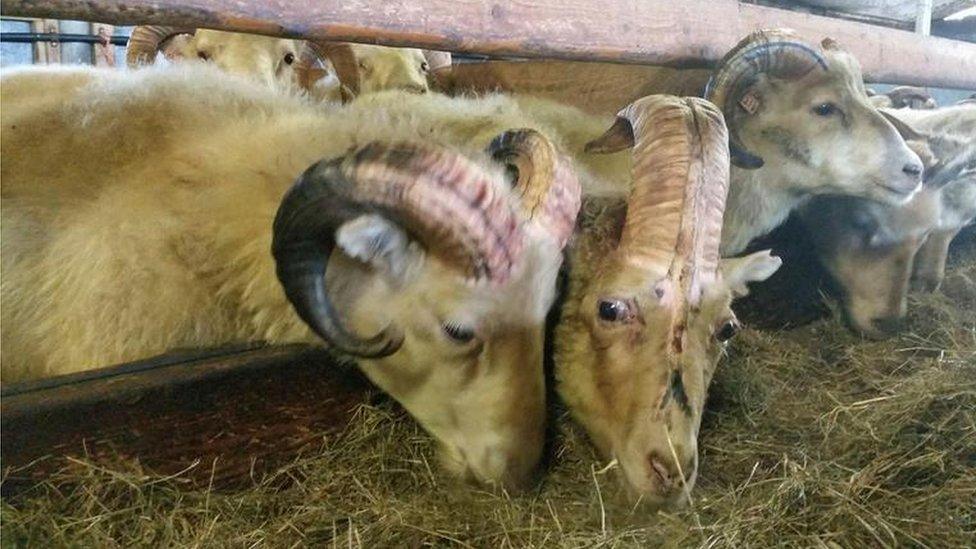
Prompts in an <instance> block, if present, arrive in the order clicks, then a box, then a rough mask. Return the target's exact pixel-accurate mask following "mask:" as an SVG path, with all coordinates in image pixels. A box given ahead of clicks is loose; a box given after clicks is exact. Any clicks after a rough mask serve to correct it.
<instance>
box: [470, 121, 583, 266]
mask: <svg viewBox="0 0 976 549" xmlns="http://www.w3.org/2000/svg"><path fill="white" fill-rule="evenodd" d="M488 154H490V155H491V157H492V158H493V159H495V160H497V161H499V162H503V163H505V164H506V165H508V166H510V167H512V168H514V170H515V171H516V172H517V174H518V175H517V179H516V182H515V193H516V195H518V196H519V198H520V201H521V204H522V208H523V209H524V210H525V211H526V212H527V214H528V216H529V219H531V220H533V221H535V222H536V223H538V224H539V225H541V226H542V227H544V228H545V229H546V230H547V231H549V233H550V234H552V235H553V236H554V237H555V239H556V242H557V243H558V245H559V247H560V248H562V247H563V246H565V245H566V242H568V241H569V237H570V236H572V234H573V229H574V228H575V226H576V215H577V214H578V213H579V208H580V183H579V179H578V178H577V176H576V171H575V170H574V169H573V167H572V164H571V163H570V162H569V160H568V159H566V158H565V157H564V156H563V155H562V154H560V153H559V152H558V151H557V150H556V147H555V146H554V145H553V144H552V142H551V141H549V140H548V139H546V137H545V136H543V135H542V134H541V133H539V132H537V131H535V130H532V129H518V130H509V131H506V132H503V133H501V134H499V135H498V136H497V137H496V138H495V139H493V140H492V142H491V144H490V145H489V146H488Z"/></svg>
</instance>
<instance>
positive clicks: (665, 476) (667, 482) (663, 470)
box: [647, 452, 695, 492]
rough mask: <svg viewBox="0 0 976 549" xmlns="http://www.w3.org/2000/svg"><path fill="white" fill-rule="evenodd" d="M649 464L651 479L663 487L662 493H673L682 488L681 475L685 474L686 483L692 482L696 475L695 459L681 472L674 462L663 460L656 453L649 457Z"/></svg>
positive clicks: (689, 461) (683, 467)
mask: <svg viewBox="0 0 976 549" xmlns="http://www.w3.org/2000/svg"><path fill="white" fill-rule="evenodd" d="M647 463H648V465H650V475H651V478H653V479H655V480H656V481H657V482H658V484H660V486H661V491H662V492H671V491H674V490H677V489H679V488H681V484H682V480H681V473H684V476H685V481H686V482H687V481H689V480H691V478H692V476H693V475H694V473H695V460H694V458H692V459H690V460H688V463H686V464H684V465H683V466H682V469H681V472H680V473H679V472H678V468H677V467H676V466H675V463H674V460H672V459H662V458H661V457H660V456H658V454H657V453H656V452H651V453H650V454H648V455H647Z"/></svg>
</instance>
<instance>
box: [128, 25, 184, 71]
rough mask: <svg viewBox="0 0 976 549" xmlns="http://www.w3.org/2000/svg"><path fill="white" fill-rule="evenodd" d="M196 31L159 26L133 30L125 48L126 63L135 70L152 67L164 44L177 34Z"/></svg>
mask: <svg viewBox="0 0 976 549" xmlns="http://www.w3.org/2000/svg"><path fill="white" fill-rule="evenodd" d="M194 32H196V29H192V28H182V27H164V26H159V25H143V26H138V27H136V28H134V29H132V35H131V36H129V42H128V43H127V44H126V46H125V62H126V64H127V65H128V66H129V67H132V68H135V67H139V66H143V65H152V64H153V61H155V60H156V52H158V51H159V50H160V48H161V47H162V45H163V42H165V41H166V40H168V39H170V38H172V37H174V36H176V35H177V34H193V33H194Z"/></svg>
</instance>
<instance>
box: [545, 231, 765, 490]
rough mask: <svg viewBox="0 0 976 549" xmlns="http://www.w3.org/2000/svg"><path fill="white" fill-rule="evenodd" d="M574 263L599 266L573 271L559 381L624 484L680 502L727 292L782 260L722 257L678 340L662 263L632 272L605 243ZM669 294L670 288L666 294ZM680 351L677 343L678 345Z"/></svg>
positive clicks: (727, 318) (692, 463)
mask: <svg viewBox="0 0 976 549" xmlns="http://www.w3.org/2000/svg"><path fill="white" fill-rule="evenodd" d="M580 252H581V253H580V254H579V255H578V256H574V257H573V260H572V261H573V264H574V265H575V264H576V262H590V261H592V262H594V263H593V264H598V265H601V266H602V267H601V268H600V269H598V270H595V271H594V272H592V273H582V274H581V276H576V274H577V273H578V271H574V276H573V278H572V280H571V282H570V284H571V286H570V290H569V297H568V298H567V300H566V304H565V305H564V309H563V314H564V316H563V318H562V321H561V323H560V325H559V327H558V331H557V333H556V335H555V337H556V341H557V348H556V353H557V354H556V367H557V370H556V371H557V380H558V390H559V394H560V396H561V397H562V398H563V399H564V400H565V402H566V404H567V406H568V407H569V409H570V410H571V411H572V414H573V416H574V417H575V418H576V419H577V421H579V422H580V423H581V424H582V425H583V426H584V427H585V428H586V430H587V433H588V434H589V435H590V438H591V439H592V440H593V442H594V444H595V445H596V446H597V448H598V449H599V450H600V452H601V453H602V454H603V456H604V457H605V458H606V459H615V460H617V462H618V464H619V466H620V471H621V476H622V480H623V482H624V484H625V485H626V486H627V488H628V490H629V492H630V493H631V494H632V495H633V496H634V497H635V498H638V499H640V500H641V501H642V502H644V503H646V504H648V505H651V506H671V505H679V504H681V503H683V502H684V501H685V497H686V495H687V494H689V493H690V491H691V489H692V488H693V487H694V485H695V481H696V479H697V471H698V428H699V426H700V425H701V418H702V413H703V410H704V406H705V399H706V395H707V393H708V386H709V384H710V383H711V380H712V375H713V374H714V372H715V368H716V364H717V362H718V359H719V356H720V355H721V354H722V351H723V349H724V348H725V345H726V342H727V341H728V340H729V339H730V338H731V337H733V336H734V335H735V333H736V331H737V330H738V323H737V321H736V319H735V315H734V314H733V313H732V310H731V308H730V303H731V301H732V298H733V297H734V296H737V295H741V294H744V293H745V284H746V283H747V282H749V281H754V280H763V279H765V278H767V277H768V276H770V275H771V274H772V273H773V272H775V270H776V269H777V268H778V266H779V260H778V259H777V258H775V257H771V256H769V255H768V253H766V252H760V253H757V254H754V255H751V256H747V257H745V258H741V259H728V260H723V262H722V263H723V265H722V273H723V276H722V279H721V280H720V281H716V282H715V283H714V284H712V285H710V286H709V287H707V288H706V289H705V291H704V293H703V298H702V301H701V304H700V306H699V307H698V308H697V309H694V310H692V311H691V312H690V313H689V314H688V316H687V319H686V320H685V321H684V322H685V325H684V326H683V327H682V332H683V335H681V336H680V339H679V340H677V341H675V340H672V339H670V338H671V337H672V336H671V335H670V334H672V330H671V327H672V325H673V323H674V322H675V321H676V315H675V309H674V308H673V307H671V304H670V303H667V302H665V301H663V300H662V298H661V297H660V296H659V295H658V294H659V292H660V291H661V289H662V287H661V286H659V285H658V284H659V281H663V280H666V274H667V273H665V272H658V273H654V274H653V275H650V276H648V274H647V273H640V272H637V271H635V270H634V269H633V268H632V266H629V265H627V262H626V261H624V259H623V258H621V257H619V256H612V255H611V256H610V258H609V260H607V259H606V257H607V255H606V253H607V250H606V249H603V248H602V246H594V245H592V244H589V245H584V247H583V248H582V249H581V250H580ZM665 295H666V294H665ZM676 344H677V345H678V346H680V352H674V345H676Z"/></svg>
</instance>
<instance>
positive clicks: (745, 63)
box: [705, 29, 836, 169]
mask: <svg viewBox="0 0 976 549" xmlns="http://www.w3.org/2000/svg"><path fill="white" fill-rule="evenodd" d="M824 47H825V48H826V49H832V48H836V46H835V45H833V42H832V41H830V42H827V41H825V42H824ZM817 67H820V68H821V69H824V70H826V69H827V62H826V61H825V60H824V58H823V56H822V55H821V54H820V53H819V52H817V51H816V50H815V49H814V48H813V47H811V46H810V45H808V44H806V43H805V42H803V41H801V40H800V39H799V38H798V37H797V36H796V34H795V33H794V32H793V31H791V30H789V29H764V30H758V31H755V32H753V33H751V34H750V35H749V36H746V37H745V38H743V39H742V40H741V41H740V42H739V43H738V44H737V45H736V46H735V47H734V48H732V49H731V50H730V51H729V52H728V53H727V54H725V57H723V58H722V61H721V62H720V63H719V65H718V69H717V70H716V71H715V73H714V74H713V75H712V78H711V79H710V80H709V82H708V86H707V87H706V90H705V98H706V99H708V100H709V101H711V102H712V103H715V104H716V105H718V106H719V108H721V109H722V113H723V114H724V115H725V118H726V119H727V120H729V123H730V124H732V125H733V126H734V123H735V122H734V121H735V119H734V118H733V115H734V114H735V113H736V111H737V110H738V109H740V108H744V107H742V106H740V101H741V100H742V99H743V96H744V94H745V92H746V91H747V90H748V89H749V88H750V87H751V86H752V85H753V84H754V83H755V82H756V79H757V78H758V77H759V75H760V74H767V75H769V76H772V77H774V78H778V79H783V80H795V79H798V78H802V77H803V76H805V75H806V74H807V73H809V72H810V71H812V70H814V69H815V68H817ZM729 138H730V139H729V147H730V149H731V154H732V162H733V163H734V164H735V165H736V166H739V167H741V168H746V169H756V168H759V167H761V166H762V165H763V159H762V158H761V157H759V156H757V155H755V154H753V153H751V152H749V151H748V150H746V149H745V147H744V146H743V145H742V142H741V141H740V140H739V137H738V135H737V133H736V131H735V128H734V127H733V128H732V129H731V131H730V135H729Z"/></svg>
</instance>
